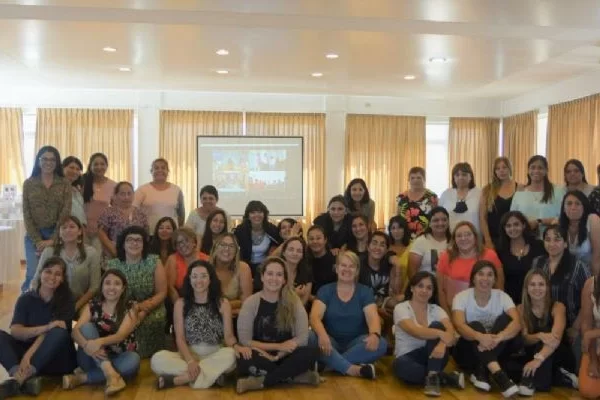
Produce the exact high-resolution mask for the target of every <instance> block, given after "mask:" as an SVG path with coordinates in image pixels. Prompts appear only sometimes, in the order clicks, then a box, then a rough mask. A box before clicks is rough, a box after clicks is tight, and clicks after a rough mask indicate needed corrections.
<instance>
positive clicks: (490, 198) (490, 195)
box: [483, 157, 513, 212]
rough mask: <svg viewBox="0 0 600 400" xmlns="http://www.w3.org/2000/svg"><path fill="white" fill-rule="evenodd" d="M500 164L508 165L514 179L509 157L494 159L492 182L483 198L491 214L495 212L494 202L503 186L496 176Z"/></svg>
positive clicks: (485, 189)
mask: <svg viewBox="0 0 600 400" xmlns="http://www.w3.org/2000/svg"><path fill="white" fill-rule="evenodd" d="M500 163H504V165H506V167H507V168H508V171H509V172H510V176H511V178H512V174H513V169H512V164H511V162H510V160H509V159H508V157H496V158H495V159H494V164H493V168H492V181H491V182H490V183H489V184H487V185H486V186H485V187H484V188H483V197H484V198H485V208H486V209H487V210H488V211H489V212H491V211H492V210H493V208H494V201H495V200H496V197H497V196H498V192H499V191H500V186H502V181H501V180H500V179H498V177H497V176H496V168H498V165H499V164H500Z"/></svg>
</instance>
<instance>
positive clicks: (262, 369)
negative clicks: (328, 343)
mask: <svg viewBox="0 0 600 400" xmlns="http://www.w3.org/2000/svg"><path fill="white" fill-rule="evenodd" d="M318 357H319V348H313V347H307V346H306V347H298V348H297V349H296V350H294V352H293V353H291V354H289V355H288V356H285V357H284V358H282V359H280V360H277V361H270V360H268V359H266V358H265V357H263V356H261V355H260V354H259V353H258V352H257V351H254V350H253V351H252V358H251V359H250V360H245V359H244V358H240V359H238V360H237V372H238V375H239V376H241V377H242V376H249V375H252V376H264V377H265V381H264V386H265V387H269V386H274V385H277V384H279V383H283V382H287V381H289V380H291V379H292V378H294V377H296V376H298V375H300V374H301V373H303V372H306V371H308V370H309V369H310V368H312V367H313V366H314V365H315V362H316V361H317V359H318Z"/></svg>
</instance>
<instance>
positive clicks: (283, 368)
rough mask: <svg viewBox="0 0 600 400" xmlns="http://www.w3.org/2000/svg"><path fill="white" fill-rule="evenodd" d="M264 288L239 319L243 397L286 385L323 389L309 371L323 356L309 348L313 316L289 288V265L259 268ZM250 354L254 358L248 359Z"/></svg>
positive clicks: (271, 260)
mask: <svg viewBox="0 0 600 400" xmlns="http://www.w3.org/2000/svg"><path fill="white" fill-rule="evenodd" d="M259 271H260V277H261V280H262V283H263V288H262V290H261V291H260V292H258V293H255V294H253V295H252V296H250V297H248V299H246V301H245V302H244V304H243V305H242V309H241V310H240V315H239V317H238V322H237V327H238V333H239V342H240V344H241V346H242V348H238V352H240V353H241V354H242V355H243V356H242V357H239V358H238V361H237V371H238V375H239V376H240V378H238V380H237V384H236V391H237V392H238V394H241V393H245V392H247V391H249V390H260V389H263V388H267V387H271V386H275V385H278V384H281V383H284V382H288V381H290V380H291V381H292V382H294V383H305V384H311V385H318V384H319V383H320V378H319V375H318V374H317V373H316V372H314V371H312V370H310V369H311V368H312V367H313V366H314V365H315V361H316V360H317V357H318V355H319V352H318V349H316V348H311V347H308V346H307V341H308V317H307V315H306V311H305V310H304V306H303V305H302V302H301V301H300V299H299V298H298V296H296V294H295V293H294V292H293V290H292V288H291V285H288V284H287V283H288V280H289V278H288V274H287V269H286V266H285V261H283V260H282V259H280V258H277V257H268V258H267V259H265V260H264V261H263V263H262V264H261V265H260V267H259ZM249 351H251V354H249Z"/></svg>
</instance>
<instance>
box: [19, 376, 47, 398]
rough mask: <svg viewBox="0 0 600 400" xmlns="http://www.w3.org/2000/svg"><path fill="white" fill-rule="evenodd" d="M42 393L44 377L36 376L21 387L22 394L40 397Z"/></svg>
mask: <svg viewBox="0 0 600 400" xmlns="http://www.w3.org/2000/svg"><path fill="white" fill-rule="evenodd" d="M41 391H42V377H41V376H34V377H33V378H29V379H27V380H26V381H25V383H23V386H21V393H23V394H28V395H30V396H38V395H39V394H40V392H41Z"/></svg>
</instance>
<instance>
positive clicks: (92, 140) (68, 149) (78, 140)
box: [35, 108, 143, 182]
mask: <svg viewBox="0 0 600 400" xmlns="http://www.w3.org/2000/svg"><path fill="white" fill-rule="evenodd" d="M132 138H133V110H99V109H77V108H40V109H38V111H37V124H36V136H35V146H36V151H37V149H39V148H40V147H42V146H46V145H50V146H54V147H56V148H57V149H58V151H59V152H60V156H61V157H62V158H65V157H68V156H76V157H78V158H79V159H80V160H81V162H82V163H83V167H84V168H87V164H88V162H89V158H90V156H91V155H92V154H94V153H104V154H105V155H106V156H107V157H108V171H107V173H106V174H107V176H108V177H109V178H111V179H112V180H114V181H117V182H118V181H130V182H131V179H132V167H133V157H132V151H131V150H132V143H131V142H132ZM140 139H141V140H143V138H140Z"/></svg>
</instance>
